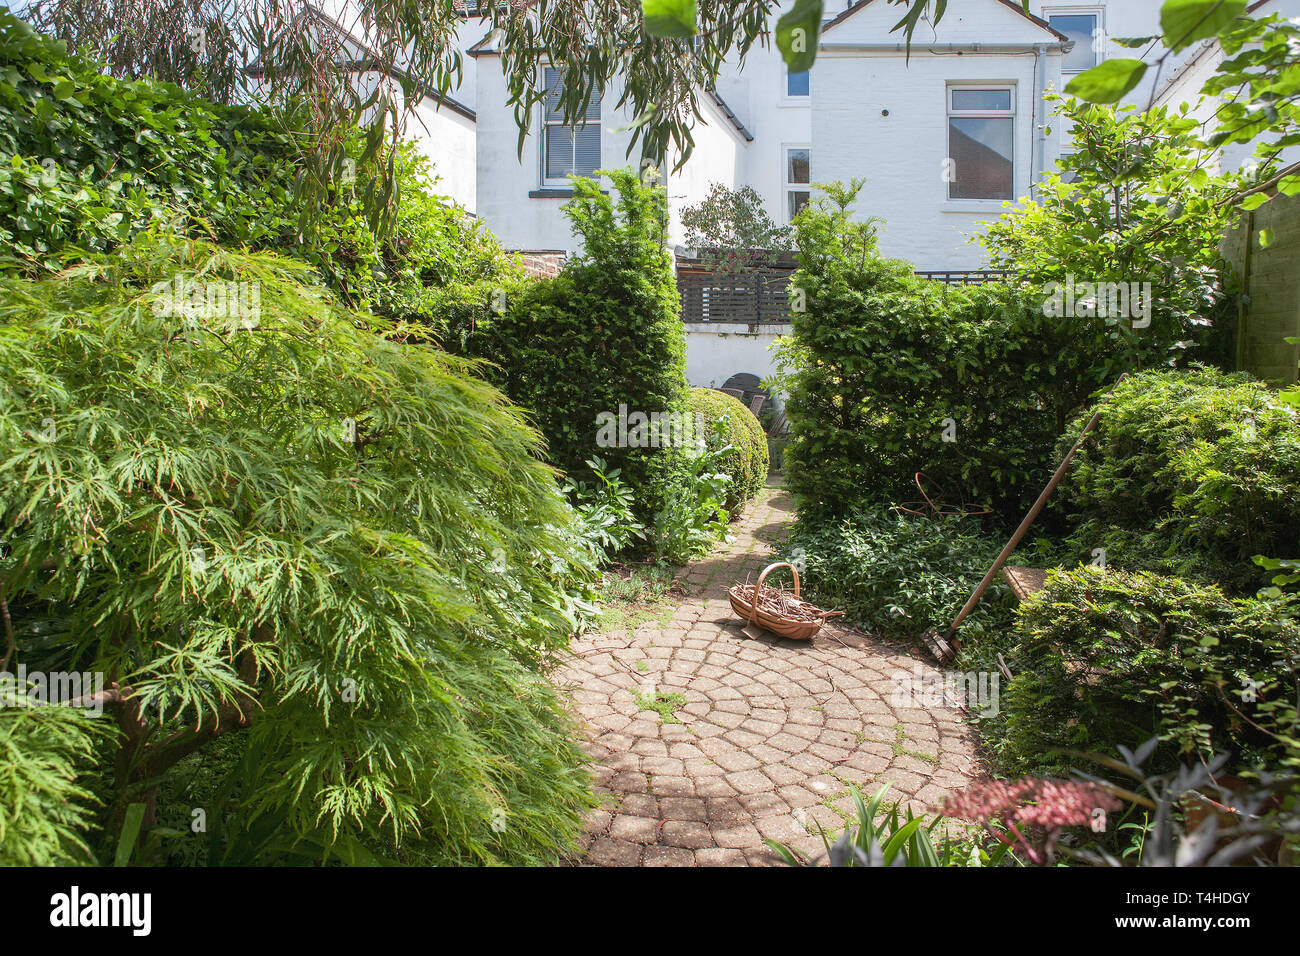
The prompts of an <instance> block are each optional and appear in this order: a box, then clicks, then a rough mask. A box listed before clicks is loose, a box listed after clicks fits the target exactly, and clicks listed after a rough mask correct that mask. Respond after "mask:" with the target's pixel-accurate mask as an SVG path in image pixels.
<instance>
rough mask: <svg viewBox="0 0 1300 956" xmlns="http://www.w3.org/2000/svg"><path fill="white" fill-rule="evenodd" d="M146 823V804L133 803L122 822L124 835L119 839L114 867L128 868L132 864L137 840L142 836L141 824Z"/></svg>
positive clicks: (127, 809) (114, 855) (114, 857)
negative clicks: (128, 864)
mask: <svg viewBox="0 0 1300 956" xmlns="http://www.w3.org/2000/svg"><path fill="white" fill-rule="evenodd" d="M143 822H144V804H143V803H133V804H131V805H130V806H128V807H127V808H126V817H125V818H124V819H123V821H122V833H121V835H120V836H119V837H118V838H117V852H116V853H114V854H113V865H114V866H126V865H127V863H129V862H131V853H132V852H133V851H134V850H135V842H136V839H137V838H138V837H139V836H140V824H141V823H143Z"/></svg>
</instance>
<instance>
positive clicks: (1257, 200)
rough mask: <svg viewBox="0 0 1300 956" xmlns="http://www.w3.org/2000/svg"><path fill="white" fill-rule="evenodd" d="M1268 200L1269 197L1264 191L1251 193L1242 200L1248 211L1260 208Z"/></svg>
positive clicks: (1242, 204) (1242, 205)
mask: <svg viewBox="0 0 1300 956" xmlns="http://www.w3.org/2000/svg"><path fill="white" fill-rule="evenodd" d="M1266 202H1268V197H1267V196H1265V195H1264V194H1263V193H1251V194H1250V195H1249V196H1247V197H1246V198H1245V199H1243V200H1242V201H1241V208H1242V209H1244V210H1245V211H1246V212H1250V211H1251V210H1252V209H1258V208H1259V207H1260V206H1262V205H1264V203H1266Z"/></svg>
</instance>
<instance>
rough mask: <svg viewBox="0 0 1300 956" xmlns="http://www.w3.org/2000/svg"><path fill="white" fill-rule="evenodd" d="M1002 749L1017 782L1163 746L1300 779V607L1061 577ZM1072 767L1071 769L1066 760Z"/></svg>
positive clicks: (1024, 640)
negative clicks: (1091, 758) (1064, 751)
mask: <svg viewBox="0 0 1300 956" xmlns="http://www.w3.org/2000/svg"><path fill="white" fill-rule="evenodd" d="M1016 633H1017V642H1016V644H1015V646H1014V647H1013V648H1012V650H1011V652H1010V653H1009V654H1008V655H1007V657H1008V659H1009V661H1010V667H1011V670H1012V671H1013V673H1014V674H1015V677H1014V679H1013V680H1012V681H1011V683H1010V684H1009V686H1008V687H1007V688H1006V690H1005V691H1004V693H1003V700H1002V709H1003V712H1004V715H1005V718H1006V726H1005V734H1004V736H1003V739H1002V740H1001V741H1000V743H999V745H998V750H999V753H1000V755H1001V758H1002V760H1003V762H1004V764H1005V767H1004V769H1006V770H1007V771H1008V772H1012V771H1030V770H1041V769H1043V768H1044V767H1055V766H1057V765H1058V764H1059V763H1061V762H1062V761H1064V760H1065V758H1063V757H1061V756H1060V755H1055V756H1053V755H1050V754H1049V753H1048V751H1049V750H1050V749H1051V748H1053V747H1069V748H1075V749H1082V750H1092V751H1098V752H1104V753H1110V752H1112V750H1113V748H1114V746H1115V745H1116V744H1122V745H1125V746H1128V747H1130V748H1136V747H1137V746H1138V745H1140V744H1141V743H1142V742H1143V741H1144V740H1146V739H1148V738H1149V737H1150V736H1151V735H1152V734H1153V733H1155V734H1158V735H1159V736H1160V737H1161V738H1162V739H1163V740H1165V741H1167V742H1168V747H1166V748H1165V750H1164V754H1165V762H1166V763H1169V762H1171V761H1172V760H1173V759H1174V758H1175V757H1182V758H1191V759H1194V755H1199V756H1200V757H1204V758H1206V759H1208V758H1209V757H1210V756H1211V755H1212V754H1214V753H1218V752H1222V751H1224V750H1232V751H1234V753H1235V754H1236V756H1237V759H1238V762H1240V763H1242V764H1246V765H1254V766H1271V767H1276V766H1278V765H1279V762H1280V763H1281V764H1282V765H1289V766H1293V767H1294V766H1300V742H1298V741H1300V737H1298V736H1297V731H1298V730H1300V727H1298V726H1297V724H1296V709H1295V686H1296V681H1297V679H1300V595H1294V594H1293V595H1288V596H1284V597H1282V598H1280V599H1277V600H1267V601H1265V600H1256V599H1233V598H1229V597H1227V596H1225V595H1224V594H1223V592H1222V591H1221V590H1220V589H1219V588H1217V587H1215V586H1213V585H1202V584H1195V583H1192V582H1189V581H1183V580H1181V579H1179V578H1167V577H1161V576H1159V575H1153V574H1146V573H1128V572H1119V571H1113V570H1112V571H1102V570H1100V569H1096V568H1091V567H1083V568H1079V569H1077V570H1074V571H1056V572H1053V573H1052V574H1051V575H1050V576H1049V578H1048V582H1047V586H1046V587H1045V588H1044V589H1043V590H1042V591H1040V592H1039V593H1038V594H1037V595H1036V596H1035V597H1034V598H1033V599H1031V600H1030V601H1028V602H1026V603H1025V604H1024V605H1023V606H1022V607H1021V610H1020V615H1019V620H1018V623H1017V628H1016ZM1067 762H1068V761H1067Z"/></svg>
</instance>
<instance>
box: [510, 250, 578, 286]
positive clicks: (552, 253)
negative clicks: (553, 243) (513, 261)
mask: <svg viewBox="0 0 1300 956" xmlns="http://www.w3.org/2000/svg"><path fill="white" fill-rule="evenodd" d="M516 254H517V255H518V256H519V258H520V259H521V260H522V262H523V264H524V271H525V272H526V273H528V275H530V276H533V277H534V278H539V279H551V278H554V277H555V276H557V275H559V274H560V270H561V269H563V268H564V260H565V258H566V257H567V255H568V253H566V252H564V251H563V250H562V249H539V250H532V249H520V250H516Z"/></svg>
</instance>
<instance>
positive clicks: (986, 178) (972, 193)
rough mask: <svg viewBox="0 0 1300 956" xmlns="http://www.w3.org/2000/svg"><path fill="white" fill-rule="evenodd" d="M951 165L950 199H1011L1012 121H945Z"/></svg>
mask: <svg viewBox="0 0 1300 956" xmlns="http://www.w3.org/2000/svg"><path fill="white" fill-rule="evenodd" d="M948 155H949V156H950V157H951V158H952V161H953V177H954V178H953V182H951V183H950V184H949V186H948V195H949V197H951V198H952V199H1011V198H1012V195H1011V193H1012V190H1013V189H1014V185H1015V183H1014V175H1013V174H1014V169H1015V166H1014V158H1015V122H1014V120H1012V119H1010V118H1007V119H996V118H992V117H990V118H987V119H980V118H976V117H973V116H963V117H957V116H954V117H952V118H951V119H949V121H948Z"/></svg>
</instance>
